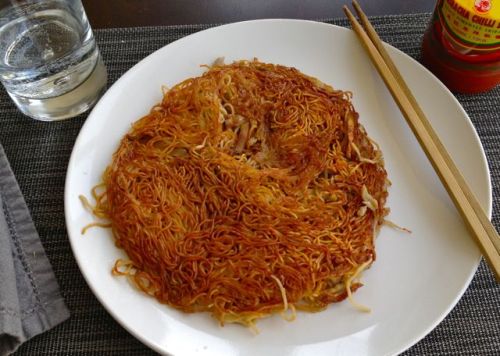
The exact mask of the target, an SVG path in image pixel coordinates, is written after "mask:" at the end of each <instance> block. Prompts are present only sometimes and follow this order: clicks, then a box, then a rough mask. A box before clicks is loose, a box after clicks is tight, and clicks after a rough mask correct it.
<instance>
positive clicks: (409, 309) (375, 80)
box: [65, 20, 491, 355]
mask: <svg viewBox="0 0 500 356" xmlns="http://www.w3.org/2000/svg"><path fill="white" fill-rule="evenodd" d="M388 50H389V53H390V55H391V56H392V57H393V59H394V61H395V62H396V64H397V66H398V67H399V68H400V70H401V72H402V73H403V76H404V77H405V78H406V79H407V80H408V83H409V86H410V87H411V88H412V89H413V90H414V93H415V96H416V97H417V99H418V101H419V102H420V103H421V105H422V107H423V109H424V111H425V112H426V114H427V115H428V117H429V119H430V121H431V122H432V124H433V125H434V127H435V129H436V131H437V132H438V134H439V135H440V136H441V137H442V139H443V141H444V143H445V145H446V146H447V147H448V149H449V151H450V153H451V155H452V156H453V157H454V159H455V160H456V163H457V165H458V166H459V168H461V170H462V172H463V174H464V176H465V178H466V179H467V180H468V182H469V183H470V184H471V186H472V188H473V190H474V192H475V193H476V194H477V196H478V198H479V201H480V202H481V203H482V206H483V208H484V209H485V210H486V211H488V212H489V213H490V214H491V185H490V180H489V172H488V166H487V164H486V159H485V155H484V152H483V150H482V147H481V144H480V142H479V139H478V136H477V134H476V132H475V130H474V128H473V126H472V124H471V122H470V120H469V119H468V117H467V115H466V113H465V112H464V110H463V109H462V107H461V106H460V104H459V103H458V102H457V101H456V100H455V98H454V97H453V96H452V94H450V92H449V91H448V90H447V89H446V88H445V87H444V86H443V85H442V84H441V83H440V82H438V81H437V80H436V79H435V78H434V76H432V75H431V74H430V73H429V72H428V71H427V70H426V69H425V68H423V67H422V66H420V65H419V64H418V63H417V62H415V61H414V60H412V59H411V58H410V57H408V56H406V55H405V54H403V53H402V52H400V51H398V50H396V49H394V48H393V47H390V46H388ZM219 56H225V57H226V62H229V61H232V60H236V59H251V58H253V57H257V58H259V59H260V60H261V61H265V62H273V63H280V64H283V65H287V66H293V67H296V68H298V69H299V70H301V71H302V72H304V73H306V74H309V75H312V76H315V77H317V78H319V79H321V80H322V81H324V82H326V83H328V84H331V85H333V86H334V87H336V88H340V89H343V90H351V91H352V92H353V93H354V99H353V100H354V105H355V108H356V109H357V111H358V112H359V113H360V118H361V122H362V124H363V125H364V126H365V127H366V129H367V131H368V133H369V135H370V136H371V137H373V138H374V139H375V140H376V141H377V142H379V143H380V146H381V148H382V150H383V153H384V156H385V162H386V166H387V170H388V172H389V177H390V179H391V180H392V182H393V185H392V187H391V188H390V195H389V200H388V205H389V206H390V208H391V209H392V213H391V215H390V219H391V220H393V221H395V222H397V223H398V224H400V225H402V226H405V227H407V228H409V229H411V230H412V231H413V233H412V234H411V235H408V234H405V233H401V232H398V231H395V230H393V229H390V228H386V227H384V228H382V230H381V233H380V235H379V237H378V239H377V261H376V262H375V263H374V265H373V266H372V268H371V269H370V270H369V271H367V272H366V273H365V275H364V279H363V281H364V283H365V286H364V287H363V288H361V289H360V290H358V291H357V292H356V293H355V298H356V299H357V300H358V301H359V302H362V303H363V304H366V305H369V306H370V307H371V308H372V312H371V313H370V314H365V313H361V312H358V311H357V310H355V309H354V308H353V307H352V306H351V305H350V304H349V302H343V303H338V304H335V305H331V306H330V307H329V308H328V309H327V310H326V311H323V312H321V313H316V314H307V313H300V314H299V315H298V318H297V320H296V321H294V322H286V321H284V320H282V319H281V318H280V317H279V316H276V317H272V318H268V319H265V320H262V321H260V322H259V323H258V328H259V329H260V334H259V335H253V334H252V333H251V332H250V331H249V330H248V329H246V328H244V327H241V326H238V325H227V326H225V327H223V328H221V327H219V326H218V324H217V322H216V321H215V320H214V319H212V318H211V317H210V316H209V315H208V314H205V313H203V314H184V313H181V312H178V311H176V310H174V309H172V308H170V307H167V306H165V305H161V304H159V303H157V302H156V301H155V300H154V299H153V298H150V297H147V296H145V295H143V294H142V293H140V292H138V291H137V290H136V289H135V288H134V287H132V286H131V285H130V284H129V283H128V282H127V281H126V279H125V278H116V277H113V276H112V275H111V273H110V270H111V267H112V266H113V264H114V262H115V260H116V259H117V258H119V257H122V256H123V254H122V252H121V251H120V250H118V249H117V248H116V247H115V246H114V244H113V240H112V238H111V234H110V232H109V231H108V230H105V229H99V228H95V229H91V230H89V232H88V234H87V235H85V237H83V236H82V235H81V233H80V231H81V228H82V227H83V226H84V225H86V224H88V223H89V222H90V221H92V219H93V218H92V216H91V215H90V214H89V213H88V212H86V211H85V210H84V209H83V207H82V205H81V203H80V201H79V200H78V195H79V194H86V195H89V192H90V189H91V188H92V187H93V186H94V185H95V184H96V183H98V182H99V179H100V176H101V174H102V172H103V170H104V168H105V167H106V165H108V164H109V163H110V160H111V155H112V153H113V152H114V150H115V149H116V148H117V146H118V143H119V141H120V139H121V137H122V136H123V135H124V134H125V132H126V131H127V130H128V129H129V127H130V124H131V123H132V122H133V121H135V120H137V119H138V118H140V117H141V116H143V115H145V114H146V113H148V111H149V109H150V108H151V106H152V105H153V104H155V103H157V102H159V101H160V99H161V86H162V85H167V86H171V85H173V84H175V83H177V82H179V81H181V80H183V79H185V78H187V77H191V76H197V75H199V74H201V73H202V71H203V69H202V68H200V64H205V63H211V62H212V61H213V60H214V59H215V58H217V57H219ZM65 209H66V223H67V227H68V233H69V237H70V241H71V246H72V248H73V252H74V255H75V257H76V260H77V262H78V265H79V266H80V269H81V271H82V273H83V275H84V277H85V279H86V280H87V283H88V284H89V286H90V287H91V288H92V290H93V292H94V293H95V295H96V296H97V298H98V299H99V301H100V302H101V303H102V304H103V305H104V307H105V308H106V309H107V310H108V312H109V313H110V314H111V315H112V316H113V317H114V318H115V319H116V320H117V321H118V322H119V323H120V324H121V325H122V326H124V327H125V328H126V329H127V330H128V331H129V332H131V333H132V334H133V335H135V336H136V337H137V338H138V339H140V340H141V341H142V342H144V343H145V344H147V345H148V346H150V347H151V348H153V349H154V350H156V351H159V352H161V353H171V354H175V355H177V354H179V355H181V354H182V355H184V354H189V355H193V354H212V355H227V354H239V355H265V354H272V355H281V354H294V355H302V354H304V355H311V354H314V355H319V354H329V355H332V354H335V355H387V354H395V353H398V352H401V351H403V350H404V349H406V348H408V347H410V346H411V345H413V344H414V343H416V342H417V341H418V340H420V339H421V338H423V337H424V336H425V335H426V334H427V333H428V332H430V331H431V330H432V329H433V328H434V327H435V326H436V325H437V324H438V323H439V322H440V321H441V320H442V319H443V318H444V317H445V316H446V314H448V312H449V311H450V310H451V308H452V307H453V306H454V305H455V304H456V302H457V301H458V299H459V298H460V297H461V295H462V294H463V292H464V290H465V288H466V287H467V285H468V284H469V282H470V280H471V278H472V276H473V274H474V272H475V270H476V268H477V265H478V262H479V259H480V254H479V252H478V249H477V248H476V247H475V245H474V244H473V243H472V241H471V238H470V237H469V236H468V234H467V232H466V229H465V226H464V224H463V223H462V221H461V219H460V217H459V215H458V213H457V211H456V210H455V208H454V207H453V205H452V203H451V200H450V199H449V197H448V196H447V194H446V192H445V190H444V189H443V187H442V186H441V184H440V182H439V180H438V178H437V176H436V174H435V173H434V171H433V169H432V167H431V165H430V164H429V163H428V161H427V159H426V158H425V156H424V154H423V152H422V150H421V149H420V148H419V146H418V144H417V141H416V140H415V138H414V137H413V136H412V133H411V132H410V130H409V129H408V128H407V126H406V124H405V122H404V119H403V117H402V115H401V114H400V112H399V111H398V109H397V107H396V105H395V104H394V102H393V100H392V98H391V97H390V95H389V93H388V91H387V90H386V89H385V86H384V84H383V82H382V81H381V79H380V78H379V76H378V74H377V73H376V71H375V70H374V67H373V66H372V65H371V63H370V62H369V60H368V57H367V56H366V55H365V53H364V52H363V49H362V47H361V46H360V44H359V43H358V41H357V39H356V38H355V35H354V34H353V33H352V32H351V31H348V30H346V29H344V28H339V27H336V26H331V25H326V24H322V23H316V22H309V21H296V20H264V21H250V22H242V23H236V24H231V25H227V26H221V27H217V28H213V29H210V30H207V31H203V32H199V33H196V34H194V35H191V36H188V37H185V38H183V39H181V40H179V41H177V42H174V43H172V44H170V45H168V46H166V47H164V48H162V49H160V50H158V51H157V52H155V53H153V54H152V55H150V56H149V57H147V58H146V59H144V60H142V61H141V62H140V63H139V64H137V65H136V66H135V67H133V68H132V69H131V70H129V71H128V72H127V73H126V74H125V75H124V76H123V77H122V78H121V79H120V80H118V81H117V82H116V83H115V84H114V85H113V86H112V87H111V88H110V89H109V91H108V92H107V93H106V95H105V96H104V97H103V98H102V99H101V101H100V102H99V103H98V104H97V106H96V107H95V108H94V110H93V111H92V113H91V114H90V116H89V118H88V119H87V122H86V123H85V125H84V127H83V128H82V130H81V132H80V135H79V136H78V139H77V141H76V144H75V147H74V150H73V154H72V156H71V160H70V163H69V167H68V173H67V179H66V192H65Z"/></svg>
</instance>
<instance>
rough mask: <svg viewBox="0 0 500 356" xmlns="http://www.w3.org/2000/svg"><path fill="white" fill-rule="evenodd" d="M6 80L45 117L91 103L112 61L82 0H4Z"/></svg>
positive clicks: (0, 2)
mask: <svg viewBox="0 0 500 356" xmlns="http://www.w3.org/2000/svg"><path fill="white" fill-rule="evenodd" d="M0 81H1V82H2V84H3V85H4V87H5V89H6V91H7V93H8V94H9V95H10V97H11V98H12V100H13V101H14V103H16V105H17V107H18V108H19V109H20V110H21V111H22V112H23V113H24V114H26V115H28V116H30V117H32V118H34V119H38V120H43V121H55V120H62V119H66V118H70V117H73V116H76V115H78V114H80V113H82V112H84V111H86V110H87V109H89V108H90V107H91V106H92V105H94V104H95V102H96V101H97V100H98V99H99V97H100V96H101V95H102V93H103V92H104V90H105V88H106V82H107V72H106V67H105V66H104V63H103V61H102V58H101V56H100V54H99V49H98V48H97V45H96V43H95V40H94V35H93V34H92V29H91V28H90V25H89V22H88V20H87V16H86V15H85V11H84V9H83V5H82V3H81V1H80V0H38V1H37V0H0Z"/></svg>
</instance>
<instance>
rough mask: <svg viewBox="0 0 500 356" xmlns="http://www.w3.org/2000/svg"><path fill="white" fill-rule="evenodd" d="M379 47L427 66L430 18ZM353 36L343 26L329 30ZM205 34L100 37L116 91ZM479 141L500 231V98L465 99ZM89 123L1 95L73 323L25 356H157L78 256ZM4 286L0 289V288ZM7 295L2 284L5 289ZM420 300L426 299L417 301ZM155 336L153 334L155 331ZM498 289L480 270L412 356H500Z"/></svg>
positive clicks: (15, 159)
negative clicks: (25, 111) (114, 311)
mask: <svg viewBox="0 0 500 356" xmlns="http://www.w3.org/2000/svg"><path fill="white" fill-rule="evenodd" d="M372 21H373V23H374V25H375V27H376V28H377V30H378V31H379V33H380V35H381V37H382V38H383V39H384V40H385V41H386V42H388V43H390V44H392V45H394V46H395V47H397V48H399V49H401V50H402V51H404V52H405V53H407V54H409V55H410V56H412V57H414V58H417V59H418V57H419V51H420V41H421V37H422V34H423V32H424V28H425V26H426V24H427V23H428V21H429V14H416V15H404V16H385V17H376V18H372ZM327 22H329V23H334V24H337V25H342V26H346V25H347V23H346V21H345V20H331V21H327ZM208 27H210V26H207V25H188V26H173V27H147V28H133V29H110V30H97V31H95V36H96V38H97V41H98V44H99V47H100V50H101V53H102V55H103V57H104V60H105V62H106V65H107V68H108V72H109V84H112V83H113V82H114V81H116V80H117V79H118V78H119V77H120V76H121V75H122V74H123V73H125V72H126V71H127V70H128V69H129V68H130V67H131V66H133V65H134V64H135V63H137V62H138V61H139V60H141V59H142V58H144V57H145V56H147V55H148V54H150V53H152V52H153V51H155V50H156V49H158V48H160V47H162V46H164V45H166V44H168V43H170V42H172V41H174V40H176V39H179V38H181V37H183V36H186V35H189V34H191V33H193V32H196V31H200V30H203V29H205V28H208ZM458 99H459V100H460V102H461V103H462V105H463V107H464V108H465V110H466V111H467V113H468V114H469V116H470V117H471V119H472V121H473V123H474V125H475V126H476V129H477V131H478V133H479V135H480V137H481V140H482V143H483V146H484V149H485V151H486V154H487V156H488V160H489V164H490V169H491V176H492V181H493V187H494V193H493V194H494V213H493V222H494V224H495V226H496V227H497V229H498V228H499V227H500V209H499V203H500V145H499V142H500V113H499V112H500V110H499V109H500V108H499V104H500V88H499V87H497V88H496V90H493V91H491V92H489V93H488V94H483V95H474V96H461V95H460V96H458ZM86 117H87V114H84V115H81V116H79V117H78V118H74V119H71V120H67V121H63V122H56V123H44V122H38V121H35V120H32V119H30V118H27V117H25V116H23V115H21V114H20V113H19V111H18V110H17V109H16V108H15V106H14V105H13V104H12V102H11V101H10V99H9V97H8V96H7V94H6V93H5V91H4V90H3V89H1V90H0V142H1V143H2V145H3V146H4V149H5V151H6V153H7V157H8V158H9V160H10V162H11V165H12V168H13V170H14V173H15V175H16V177H17V179H18V181H19V185H20V187H21V190H22V192H23V193H24V196H25V198H26V201H27V204H28V206H29V208H30V209H31V212H32V216H33V220H34V222H35V225H36V227H37V229H38V232H39V234H40V237H41V239H42V242H43V245H44V247H45V250H46V253H47V256H48V258H49V259H50V261H51V263H52V266H53V268H54V272H55V274H56V276H57V279H58V281H59V284H60V288H61V293H62V295H63V296H64V298H65V299H66V303H67V305H68V307H69V309H70V311H71V318H70V319H69V320H68V321H66V322H64V323H63V324H61V325H59V326H57V327H56V328H54V329H53V330H51V331H49V332H47V333H45V334H42V335H40V336H38V337H35V338H34V339H32V340H31V341H29V342H28V343H26V344H25V345H23V346H22V347H21V348H20V349H19V350H18V352H17V354H18V355H70V354H71V355H78V354H81V355H146V354H152V353H153V352H152V351H150V350H149V349H147V348H146V347H145V346H144V345H142V344H141V343H140V342H139V341H137V340H136V339H135V338H134V337H132V336H131V335H130V334H128V333H127V332H126V331H125V330H124V329H123V328H121V327H120V326H119V325H118V324H117V323H116V322H115V321H114V320H113V319H112V317H111V316H110V315H109V314H108V313H107V312H106V311H105V310H104V308H103V307H102V306H101V305H100V304H99V302H98V301H97V300H96V298H95V297H94V295H93V294H92V292H91V291H90V289H89V288H88V286H87V284H86V283H85V281H84V279H83V277H82V275H81V273H80V271H79V269H78V267H77V265H76V262H75V260H74V258H73V254H72V252H71V249H70V245H69V242H68V237H67V233H66V227H65V222H64V204H63V196H64V179H65V175H66V168H67V163H68V160H69V157H70V154H71V150H72V148H73V144H74V141H75V139H76V136H77V134H78V132H79V130H80V128H81V126H82V124H83V122H84V121H85V118H86ZM0 283H1V281H0ZM0 286H1V284H0ZM415 297H416V298H418V296H415ZM153 327H154V326H153ZM499 350H500V287H499V285H497V284H496V283H495V281H494V278H493V275H492V273H491V272H490V271H489V269H488V267H487V266H486V265H485V264H484V263H481V265H480V267H479V270H478V272H477V274H476V276H475V278H474V280H473V281H472V284H471V285H470V287H469V288H468V290H467V292H466V293H465V295H464V297H463V298H462V299H461V300H460V302H459V303H458V305H457V306H456V307H455V308H454V309H453V311H452V312H451V313H450V314H449V316H448V317H447V318H446V319H445V320H444V321H443V322H442V323H441V324H440V325H439V326H438V327H437V328H436V329H435V330H434V331H432V332H431V333H430V334H429V335H428V336H427V337H426V338H425V339H423V340H422V341H420V342H419V343H418V344H416V345H415V346H414V347H412V348H411V349H410V350H408V351H407V352H406V353H405V354H406V355H424V354H432V355H457V354H470V355H478V354H481V355H499V352H500V351H499Z"/></svg>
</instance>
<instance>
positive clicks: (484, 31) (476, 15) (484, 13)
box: [437, 0, 500, 51]
mask: <svg viewBox="0 0 500 356" xmlns="http://www.w3.org/2000/svg"><path fill="white" fill-rule="evenodd" d="M437 9H438V14H439V18H440V21H441V23H442V24H443V27H444V30H446V32H447V33H448V35H449V37H451V39H453V40H454V41H455V42H456V44H458V45H459V46H460V47H463V48H470V49H474V50H487V51H491V50H495V49H500V0H440V1H439V3H438V6H437Z"/></svg>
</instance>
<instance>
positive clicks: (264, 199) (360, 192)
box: [87, 60, 389, 327]
mask: <svg viewBox="0 0 500 356" xmlns="http://www.w3.org/2000/svg"><path fill="white" fill-rule="evenodd" d="M102 183H103V185H102V186H99V187H98V188H99V189H95V190H94V192H93V195H94V198H96V202H97V203H96V206H95V207H93V208H92V210H93V212H94V214H95V215H96V216H98V217H101V218H106V219H107V220H109V222H110V224H111V228H112V232H113V236H114V238H115V241H116V245H117V246H118V247H119V248H121V249H123V250H124V251H125V252H126V253H127V255H128V258H129V260H127V261H125V260H119V261H117V262H116V265H115V267H114V269H113V272H114V273H115V274H118V275H127V276H128V277H129V278H130V279H131V280H132V281H133V282H134V284H135V285H136V286H137V287H139V288H140V289H141V290H142V291H144V292H145V293H148V294H150V295H152V296H154V297H155V298H156V299H157V300H158V301H160V302H161V303H165V304H168V305H170V306H173V307H175V308H177V309H180V310H182V311H184V312H199V311H208V312H211V313H212V315H213V316H214V317H215V318H216V319H218V320H219V321H220V323H221V324H224V322H232V323H241V324H244V325H247V326H251V327H254V322H255V321H256V320H257V319H259V318H262V317H265V316H268V315H270V314H272V313H281V314H282V315H283V317H285V318H287V319H293V317H295V310H304V311H311V312H314V311H319V310H322V309H324V308H325V307H327V306H328V304H330V303H334V302H339V301H341V300H343V299H345V298H347V297H349V299H351V295H352V292H354V291H355V290H356V289H358V288H359V287H360V286H361V283H360V282H359V274H360V272H362V270H364V269H365V268H367V267H369V266H370V265H371V263H372V262H373V261H374V260H375V249H374V238H375V235H376V233H377V232H378V227H379V226H380V225H381V224H382V222H383V219H384V216H385V215H386V214H387V213H388V209H387V208H385V207H384V205H385V202H386V198H387V186H388V184H389V183H388V180H387V174H386V171H385V169H384V164H383V159H382V154H381V152H380V150H379V148H378V146H377V145H376V144H375V143H374V142H373V141H372V140H371V139H370V138H369V137H368V136H367V134H366V132H365V130H364V128H363V127H362V126H361V125H360V124H359V122H358V114H357V113H356V111H355V110H354V108H353V106H352V103H351V93H349V92H344V91H341V90H335V89H333V88H331V87H330V86H328V85H325V84H323V83H321V82H320V81H318V80H317V79H315V78H312V77H309V76H306V75H304V74H302V73H301V72H299V71H298V70H297V69H294V68H288V67H284V66H281V65H273V64H264V63H261V62H258V61H257V60H253V61H239V62H234V63H233V64H230V65H224V64H223V63H221V62H216V63H215V64H214V65H213V66H211V67H209V68H208V70H207V71H206V72H205V73H204V74H203V75H202V76H200V77H196V78H190V79H187V80H185V81H183V82H182V83H180V84H177V85H176V86H174V87H173V88H171V89H170V90H165V93H164V97H163V101H162V102H161V103H160V104H158V105H156V106H154V107H153V108H152V110H151V112H150V113H149V114H148V115H146V116H145V117H143V118H142V119H140V120H139V121H137V122H136V123H135V124H133V126H132V128H131V130H130V131H129V132H128V134H127V135H126V136H125V137H124V138H123V139H122V141H121V143H120V146H119V148H118V150H117V151H116V152H115V154H114V156H113V161H112V163H111V165H110V166H109V167H108V168H107V169H106V171H105V173H104V175H103V182H102ZM87 205H88V204H87ZM360 308H363V307H362V306H361V307H360ZM287 310H288V311H287Z"/></svg>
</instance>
